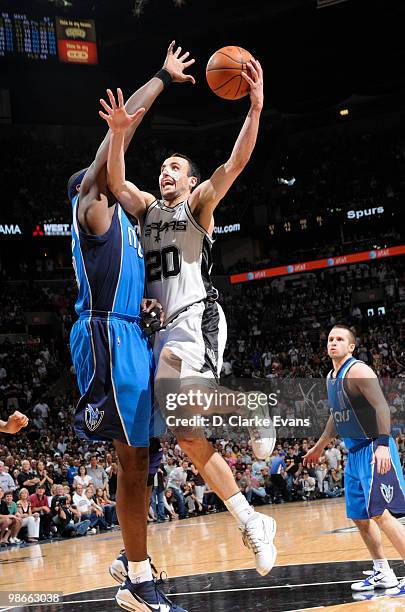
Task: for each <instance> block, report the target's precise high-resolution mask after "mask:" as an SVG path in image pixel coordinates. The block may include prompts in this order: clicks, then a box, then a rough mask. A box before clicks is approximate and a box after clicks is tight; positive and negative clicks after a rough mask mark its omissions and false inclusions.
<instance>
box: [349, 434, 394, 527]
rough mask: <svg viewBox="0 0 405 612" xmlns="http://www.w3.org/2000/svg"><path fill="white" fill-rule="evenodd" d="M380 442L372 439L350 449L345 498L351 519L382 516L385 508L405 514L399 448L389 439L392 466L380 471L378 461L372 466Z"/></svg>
mask: <svg viewBox="0 0 405 612" xmlns="http://www.w3.org/2000/svg"><path fill="white" fill-rule="evenodd" d="M376 446H377V443H376V442H375V441H374V442H373V441H370V443H369V444H367V446H363V447H362V448H360V449H359V450H357V451H355V452H349V455H348V461H347V465H346V469H345V498H346V513H347V516H348V518H351V519H356V520H361V519H363V520H365V519H370V518H372V517H374V516H379V515H380V514H382V513H383V512H384V510H389V511H390V512H391V513H392V514H394V515H402V514H405V481H404V476H403V473H402V467H401V461H400V458H399V454H398V449H397V446H396V444H395V441H394V440H393V438H390V439H389V448H390V452H391V469H390V471H389V472H387V474H384V475H382V474H378V472H377V463H374V464H373V465H371V460H372V457H373V452H374V451H375V449H376Z"/></svg>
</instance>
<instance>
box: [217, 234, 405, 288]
mask: <svg viewBox="0 0 405 612" xmlns="http://www.w3.org/2000/svg"><path fill="white" fill-rule="evenodd" d="M396 255H405V244H401V245H400V246H395V247H389V248H388V249H376V250H372V251H362V252H361V253H351V254H350V255H340V256H338V257H328V258H327V259H315V260H313V261H304V262H302V263H295V264H290V265H288V266H278V267H277V268H266V269H265V270H255V271H254V272H243V273H242V274H232V275H231V276H230V277H229V279H230V281H231V283H232V284H235V283H246V282H249V281H254V280H263V279H264V278H271V277H273V276H287V275H290V274H297V273H298V272H310V271H311V270H321V269H322V268H336V267H338V266H344V265H346V264H352V263H358V262H361V261H375V260H376V259H381V258H382V257H395V256H396Z"/></svg>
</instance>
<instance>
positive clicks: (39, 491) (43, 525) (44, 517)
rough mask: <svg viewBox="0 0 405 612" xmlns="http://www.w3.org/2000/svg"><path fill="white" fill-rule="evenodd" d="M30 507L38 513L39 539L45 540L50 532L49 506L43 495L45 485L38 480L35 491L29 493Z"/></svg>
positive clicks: (50, 517)
mask: <svg viewBox="0 0 405 612" xmlns="http://www.w3.org/2000/svg"><path fill="white" fill-rule="evenodd" d="M29 500H30V502H31V508H32V510H33V512H34V513H39V517H40V524H39V539H40V540H47V539H48V538H49V537H50V534H51V522H52V515H51V508H50V506H49V504H48V498H47V496H46V495H45V487H44V485H43V484H41V483H40V482H39V483H38V484H37V487H36V492H35V493H33V494H32V495H30V498H29Z"/></svg>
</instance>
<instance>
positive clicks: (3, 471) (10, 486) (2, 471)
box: [0, 461, 17, 491]
mask: <svg viewBox="0 0 405 612" xmlns="http://www.w3.org/2000/svg"><path fill="white" fill-rule="evenodd" d="M7 470H8V468H6V467H5V465H4V461H0V487H1V488H2V489H3V491H15V489H16V488H17V487H16V485H15V482H14V480H13V478H12V477H11V476H10V474H9V473H8V471H7Z"/></svg>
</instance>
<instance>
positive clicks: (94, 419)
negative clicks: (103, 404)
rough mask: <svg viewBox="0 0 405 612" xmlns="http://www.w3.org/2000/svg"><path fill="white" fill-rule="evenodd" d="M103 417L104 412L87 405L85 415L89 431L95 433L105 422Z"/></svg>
mask: <svg viewBox="0 0 405 612" xmlns="http://www.w3.org/2000/svg"><path fill="white" fill-rule="evenodd" d="M103 416H104V410H101V411H100V410H99V409H98V408H95V407H94V406H91V405H90V404H87V406H86V411H85V415H84V420H85V421H86V425H87V429H89V430H90V431H95V430H96V429H97V427H99V425H100V423H101V421H102V420H103Z"/></svg>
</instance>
